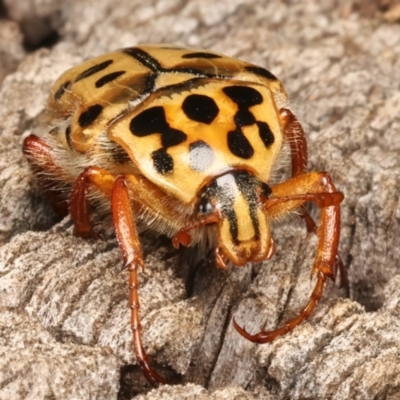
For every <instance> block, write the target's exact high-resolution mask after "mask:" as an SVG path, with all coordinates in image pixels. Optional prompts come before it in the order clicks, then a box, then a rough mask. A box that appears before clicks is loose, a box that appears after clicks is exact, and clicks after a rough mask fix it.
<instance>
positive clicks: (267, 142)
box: [257, 121, 275, 148]
mask: <svg viewBox="0 0 400 400" xmlns="http://www.w3.org/2000/svg"><path fill="white" fill-rule="evenodd" d="M257 126H258V133H259V135H260V138H261V140H262V141H263V143H264V146H265V147H267V148H268V147H270V146H271V145H272V144H273V143H274V141H275V137H274V134H273V133H272V131H271V128H270V127H269V125H268V124H267V123H266V122H262V121H257Z"/></svg>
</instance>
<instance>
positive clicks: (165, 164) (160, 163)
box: [151, 148, 174, 175]
mask: <svg viewBox="0 0 400 400" xmlns="http://www.w3.org/2000/svg"><path fill="white" fill-rule="evenodd" d="M151 158H152V159H153V164H154V168H155V169H156V170H157V172H158V173H159V174H162V175H166V174H168V173H170V172H172V171H173V170H174V160H173V159H172V157H171V156H170V155H169V154H168V153H167V150H166V149H164V148H161V149H158V150H156V151H153V153H151Z"/></svg>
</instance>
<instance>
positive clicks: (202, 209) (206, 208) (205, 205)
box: [199, 197, 212, 214]
mask: <svg viewBox="0 0 400 400" xmlns="http://www.w3.org/2000/svg"><path fill="white" fill-rule="evenodd" d="M211 212H212V205H211V203H210V202H209V201H208V199H207V198H205V197H203V198H202V199H201V200H200V204H199V213H200V214H210V213H211Z"/></svg>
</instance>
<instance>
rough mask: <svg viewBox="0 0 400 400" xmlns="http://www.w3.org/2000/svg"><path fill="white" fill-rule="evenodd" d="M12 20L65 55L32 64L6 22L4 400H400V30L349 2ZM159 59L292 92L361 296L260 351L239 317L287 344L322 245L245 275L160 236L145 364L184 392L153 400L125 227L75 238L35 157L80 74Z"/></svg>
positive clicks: (1, 99) (66, 10) (302, 245)
mask: <svg viewBox="0 0 400 400" xmlns="http://www.w3.org/2000/svg"><path fill="white" fill-rule="evenodd" d="M4 3H5V5H6V7H7V8H8V17H9V18H10V19H14V20H15V21H17V22H18V23H20V25H19V26H21V27H23V30H21V32H25V34H27V32H31V33H30V34H31V35H33V37H31V40H30V41H29V46H33V45H35V44H37V43H40V41H41V40H43V38H45V39H46V38H47V40H48V42H51V40H50V39H56V38H57V36H59V40H58V42H57V43H55V44H54V45H53V46H52V47H51V49H44V48H41V49H38V50H36V51H34V52H31V53H27V52H26V51H24V50H23V48H22V34H21V32H20V31H18V28H15V29H17V31H16V32H14V31H12V30H11V31H10V25H4V24H3V23H0V49H4V50H1V51H2V53H1V54H2V55H1V58H2V60H1V62H0V69H1V71H0V72H1V73H2V74H3V75H6V77H5V79H4V80H3V81H2V83H1V86H0V193H1V199H0V238H1V239H0V240H1V243H2V247H1V248H0V399H10V398H12V399H44V398H49V397H51V398H55V399H63V400H65V399H77V398H79V399H89V398H93V399H94V398H95V399H113V398H119V399H130V398H132V397H133V396H136V397H134V398H135V399H141V400H144V399H146V400H150V399H161V398H165V397H162V396H167V397H169V398H176V399H186V398H187V399H193V398H196V399H215V400H216V399H223V398H229V399H235V398H237V399H239V398H240V399H286V398H291V399H335V400H340V399H350V398H351V399H398V398H400V378H399V377H400V290H399V286H400V276H399V273H400V266H399V262H398V260H399V259H400V213H399V210H400V207H399V193H400V189H399V188H400V117H399V116H400V86H399V70H400V26H399V25H398V24H397V25H396V24H389V23H388V22H386V21H385V19H383V18H382V16H381V15H380V14H378V13H377V12H376V13H369V14H368V16H364V17H361V16H360V14H359V13H358V12H357V11H353V12H352V8H351V5H352V2H351V1H349V2H347V3H346V2H343V1H342V2H336V1H334V0H330V1H324V2H321V1H317V0H304V1H286V2H281V1H269V2H266V1H257V0H236V1H232V0H221V1H219V2H218V3H216V2H214V1H212V0H195V1H190V2H186V1H180V0H169V1H167V0H160V1H150V2H143V1H136V0H134V1H131V0H129V1H128V0H113V1H111V0H97V1H96V2H91V1H86V2H81V1H77V0H68V1H63V2H58V1H47V2H41V1H39V0H37V1H34V0H32V1H31V2H26V4H30V7H26V8H23V7H21V6H20V5H19V4H18V3H19V2H12V1H4ZM321 3H323V4H321ZM354 3H357V4H358V2H354ZM371 3H373V2H371ZM378 3H379V2H378ZM378 3H377V4H378ZM373 4H375V3H373ZM32 21H34V23H36V24H39V25H40V24H41V23H42V24H43V29H42V30H41V31H36V30H35V29H32V26H34V25H29V24H30V23H31V24H33V22H32ZM10 23H11V22H8V24H10ZM11 24H12V23H11ZM14 26H15V27H17V25H14ZM21 29H22V28H21ZM10 32H11V33H10ZM35 35H37V37H36V36H35ZM46 35H47V36H46ZM49 35H50V36H51V35H53V36H51V37H50V36H49ZM53 42H54V40H53ZM157 42H164V43H167V42H169V43H171V42H175V43H182V44H185V45H190V46H196V47H205V48H211V49H213V50H216V51H221V52H224V53H228V54H231V55H234V56H238V57H240V58H242V59H245V60H248V61H251V62H254V63H256V64H260V65H263V66H265V67H266V68H268V69H270V70H271V71H272V72H273V73H274V74H275V75H277V76H278V77H279V78H280V79H281V80H282V82H283V83H284V85H285V87H286V89H287V91H288V93H289V95H290V98H291V104H292V109H293V111H294V112H295V114H296V115H297V116H298V117H299V118H300V120H301V121H302V122H303V124H304V127H305V129H306V132H307V135H308V139H309V153H310V163H309V164H310V165H309V167H310V169H311V170H326V171H329V172H330V173H331V175H332V177H333V179H334V182H335V184H336V186H337V187H338V188H340V190H342V191H343V192H344V193H345V196H346V198H345V201H344V203H343V207H342V225H343V228H342V238H341V246H340V253H341V256H342V258H343V260H344V262H345V264H346V266H347V268H348V272H349V288H348V290H339V289H337V288H335V287H334V285H333V284H329V285H328V288H327V290H326V293H325V296H324V299H323V301H322V302H321V303H320V304H319V305H318V307H317V309H316V311H315V313H314V315H313V316H312V318H311V319H310V320H309V321H307V322H305V323H303V324H302V325H301V326H299V327H298V328H296V329H295V331H294V332H292V333H290V334H288V335H286V336H285V337H282V338H279V339H277V340H276V341H275V342H273V343H272V344H267V345H254V344H251V343H249V342H248V341H246V340H245V339H243V338H242V337H241V336H240V335H238V334H237V332H236V331H235V330H234V329H233V326H232V323H231V318H232V316H233V315H235V316H236V317H237V320H238V321H239V322H240V323H241V324H242V325H244V326H245V327H246V329H247V330H249V331H250V332H256V331H258V330H260V329H273V328H275V327H276V326H278V325H279V324H281V323H282V322H284V321H285V320H286V319H288V318H290V317H292V316H295V315H296V313H297V312H298V311H299V310H300V309H301V307H302V305H303V304H305V303H306V301H307V298H308V296H309V294H310V292H311V290H312V282H310V270H311V265H312V261H313V254H314V253H313V251H314V249H315V238H311V239H309V240H307V239H306V234H305V229H304V226H303V224H302V222H301V221H298V220H296V218H292V219H288V220H287V221H284V222H283V223H282V224H281V225H280V226H277V227H275V229H274V237H275V239H276V242H277V246H278V252H277V254H276V255H275V257H274V258H273V260H271V261H270V262H267V263H263V264H262V265H248V266H246V267H243V268H231V269H230V270H229V271H227V272H223V271H220V270H218V269H216V268H215V266H214V265H213V261H212V257H210V255H209V254H200V255H199V256H196V257H195V256H194V255H193V254H192V253H191V252H190V251H187V254H186V256H184V257H183V256H182V255H180V254H179V253H178V252H176V251H175V250H174V249H173V248H172V246H171V245H170V243H169V242H168V241H165V240H164V239H162V238H158V237H157V236H155V237H154V236H150V235H144V236H143V238H142V240H143V246H144V252H145V255H146V260H145V261H146V270H145V271H144V272H143V273H141V275H140V284H141V288H140V296H141V303H142V309H141V313H142V316H143V317H142V318H143V326H144V342H145V347H146V349H147V351H148V353H149V355H150V356H151V357H152V358H153V360H154V361H155V362H156V364H157V366H156V368H157V370H158V371H159V372H160V373H161V374H163V375H164V376H165V377H167V378H168V380H169V382H171V383H180V384H181V385H177V386H165V387H160V388H159V389H157V390H156V391H152V392H151V393H147V392H148V391H149V386H148V385H147V383H146V381H145V380H144V378H143V377H142V375H141V373H140V370H139V368H138V367H137V366H136V365H135V359H134V356H133V352H132V350H131V348H130V340H131V337H130V330H129V310H128V308H127V298H128V297H127V274H126V272H125V271H122V272H121V263H122V259H121V256H120V253H119V250H118V247H117V244H116V240H115V238H114V235H113V230H112V226H111V224H110V219H109V216H107V215H106V216H99V217H98V220H99V224H100V225H99V227H100V229H101V230H102V232H103V235H104V237H105V239H104V240H82V239H79V238H76V237H74V236H73V235H72V224H71V221H70V219H69V218H66V219H65V220H63V221H60V222H57V221H56V218H55V215H54V214H53V213H52V212H51V210H50V209H49V205H48V204H47V203H46V202H45V201H44V200H43V198H42V196H41V195H40V193H39V192H37V191H36V189H35V184H34V181H33V177H32V175H31V173H30V171H29V168H28V165H27V163H26V161H25V160H24V158H23V156H22V152H21V143H22V138H23V137H24V136H26V135H27V134H29V133H30V132H35V129H36V126H37V122H36V121H37V118H38V116H39V115H40V113H41V112H42V111H43V106H44V102H45V99H46V96H47V91H48V89H49V87H50V85H51V84H52V82H53V81H54V80H55V79H56V78H57V77H58V75H59V74H61V73H62V72H63V71H64V70H66V69H67V68H69V67H71V66H73V65H74V64H77V63H79V62H80V61H82V59H84V58H88V57H90V56H94V55H96V54H100V53H102V52H105V51H109V50H113V49H115V48H119V47H124V46H131V45H135V44H137V43H157ZM8 43H9V47H8V46H7V44H8ZM11 48H12V49H18V51H17V50H15V51H9V49H11ZM21 59H22V61H20V60H21ZM6 60H8V61H7V62H6ZM16 65H18V67H16ZM3 66H5V67H3ZM0 79H1V76H0ZM315 215H318V213H317V212H316V213H315ZM185 275H186V277H187V279H186V282H188V285H187V286H188V291H186V290H185V279H183V278H182V276H185ZM188 293H189V295H188ZM146 393H147V394H146Z"/></svg>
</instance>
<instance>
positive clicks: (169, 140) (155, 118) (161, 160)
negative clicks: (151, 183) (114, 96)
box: [129, 106, 187, 175]
mask: <svg viewBox="0 0 400 400" xmlns="http://www.w3.org/2000/svg"><path fill="white" fill-rule="evenodd" d="M129 129H130V131H131V132H132V134H133V135H135V136H137V137H145V136H148V135H153V134H160V135H161V145H162V148H161V149H159V150H156V151H154V152H153V154H152V159H153V164H154V168H155V169H156V170H157V172H158V173H160V174H163V175H165V174H167V173H169V172H172V171H173V168H174V163H173V159H172V157H171V156H170V155H169V154H168V153H167V149H168V148H169V147H171V146H177V145H178V144H181V143H183V142H184V141H185V140H186V138H187V135H186V134H185V133H184V132H182V131H180V130H178V129H174V128H171V127H170V126H169V124H168V122H167V119H166V117H165V111H164V108H163V107H161V106H156V107H152V108H148V109H147V110H144V111H142V112H141V113H140V114H138V115H136V116H135V117H134V118H132V119H131V121H130V124H129Z"/></svg>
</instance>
